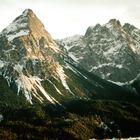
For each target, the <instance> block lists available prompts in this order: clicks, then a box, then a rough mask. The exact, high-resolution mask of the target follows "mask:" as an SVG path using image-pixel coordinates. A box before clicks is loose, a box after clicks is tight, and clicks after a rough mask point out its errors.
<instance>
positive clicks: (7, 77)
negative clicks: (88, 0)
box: [0, 9, 140, 140]
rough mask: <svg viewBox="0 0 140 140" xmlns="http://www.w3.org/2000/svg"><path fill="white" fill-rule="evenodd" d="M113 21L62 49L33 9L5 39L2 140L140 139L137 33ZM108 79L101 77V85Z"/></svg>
mask: <svg viewBox="0 0 140 140" xmlns="http://www.w3.org/2000/svg"><path fill="white" fill-rule="evenodd" d="M138 34H140V31H139V30H138V29H136V28H135V27H133V26H131V25H129V24H126V25H124V26H121V24H120V23H119V22H118V21H116V20H111V21H110V22H109V23H107V24H106V25H104V26H101V25H96V26H95V27H89V28H88V30H87V32H86V34H85V36H74V37H72V38H67V39H64V40H61V41H57V43H56V42H55V41H54V40H53V38H52V37H51V35H50V34H49V33H48V32H47V31H46V30H45V27H44V25H43V24H42V23H41V21H40V20H39V19H38V18H37V16H36V15H35V14H34V13H33V11H32V10H30V9H27V10H25V11H24V12H23V13H22V14H21V15H20V16H19V17H17V18H16V19H15V20H14V21H13V22H12V23H11V24H10V25H9V26H8V27H6V28H5V29H4V30H3V31H2V32H1V33H0V139H8V140H14V139H17V140H19V139H37V140H39V139H40V140H42V139H44V140H47V139H60V140H62V139H70V140H72V139H74V140H81V139H83V140H86V139H91V138H99V139H102V138H112V137H116V138H121V137H130V136H133V137H135V136H139V135H140V133H139V132H140V104H139V100H140V94H139V82H136V83H135V82H134V83H133V84H132V86H128V87H122V86H119V85H116V84H114V83H112V82H110V81H107V80H111V81H114V82H123V83H125V82H128V81H131V80H133V79H135V78H136V77H137V76H138V74H139V66H140V65H139V63H140V60H139V55H140V54H139V35H138ZM102 78H103V79H102Z"/></svg>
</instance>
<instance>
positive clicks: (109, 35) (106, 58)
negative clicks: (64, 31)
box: [57, 19, 140, 84]
mask: <svg viewBox="0 0 140 140" xmlns="http://www.w3.org/2000/svg"><path fill="white" fill-rule="evenodd" d="M130 29H131V30H130ZM139 37H140V30H139V29H137V28H136V27H134V26H132V25H130V24H128V23H127V24H124V25H123V26H122V25H121V23H120V22H119V21H118V20H116V19H112V20H110V21H109V22H108V23H106V24H104V25H100V24H96V25H95V26H89V28H88V29H87V31H86V33H85V35H84V36H80V35H79V38H76V39H74V41H72V40H73V38H74V37H69V38H65V39H62V40H58V41H57V42H58V44H59V45H60V46H62V47H64V48H65V49H66V52H67V53H68V55H69V56H70V57H72V58H73V59H74V60H75V61H77V64H79V65H81V66H82V67H83V68H85V69H86V70H88V71H89V72H92V73H94V74H96V75H98V76H99V77H101V78H103V79H106V80H110V81H113V82H115V83H117V84H119V83H120V84H124V83H127V82H128V83H129V81H132V80H133V79H135V77H137V75H138V74H139V69H140V68H139V63H140V61H139V59H140V55H139V54H140V50H139V49H140V47H139V44H140V38H139Z"/></svg>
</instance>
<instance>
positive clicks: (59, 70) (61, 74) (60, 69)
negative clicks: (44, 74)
mask: <svg viewBox="0 0 140 140" xmlns="http://www.w3.org/2000/svg"><path fill="white" fill-rule="evenodd" d="M56 72H57V74H58V76H59V78H60V80H61V82H62V85H63V86H64V87H65V89H67V90H68V91H69V92H70V93H72V92H71V90H70V88H69V86H68V84H67V82H66V75H65V73H64V70H63V67H62V66H60V65H59V64H58V65H57V67H56ZM72 94H73V93H72Z"/></svg>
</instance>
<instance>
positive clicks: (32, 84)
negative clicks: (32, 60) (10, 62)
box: [14, 64, 55, 104]
mask: <svg viewBox="0 0 140 140" xmlns="http://www.w3.org/2000/svg"><path fill="white" fill-rule="evenodd" d="M14 69H15V70H16V71H17V72H18V73H19V77H18V79H17V80H16V84H17V86H18V91H17V93H18V94H19V92H20V91H23V92H24V94H25V97H26V99H27V100H28V101H29V102H30V103H31V104H32V94H33V96H34V97H36V98H37V99H38V100H39V101H40V102H43V100H44V99H43V97H42V96H40V95H39V94H38V91H40V92H41V93H42V94H43V96H44V97H45V98H46V99H47V100H48V101H50V102H51V103H53V104H55V102H54V100H53V99H52V97H51V96H50V95H49V94H48V93H47V92H46V91H45V89H44V88H43V87H42V85H41V81H42V79H40V78H39V77H35V76H31V75H29V76H26V75H24V74H23V73H22V69H23V67H22V66H21V65H19V64H18V65H15V67H14Z"/></svg>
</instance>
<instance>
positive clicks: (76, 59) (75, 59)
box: [69, 52, 79, 62]
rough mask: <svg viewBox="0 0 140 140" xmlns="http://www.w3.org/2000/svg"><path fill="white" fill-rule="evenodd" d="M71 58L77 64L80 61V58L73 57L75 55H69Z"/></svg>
mask: <svg viewBox="0 0 140 140" xmlns="http://www.w3.org/2000/svg"><path fill="white" fill-rule="evenodd" d="M69 56H70V57H71V58H72V59H73V60H74V61H75V62H77V61H78V60H79V58H76V57H75V55H73V53H71V52H70V53H69Z"/></svg>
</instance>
